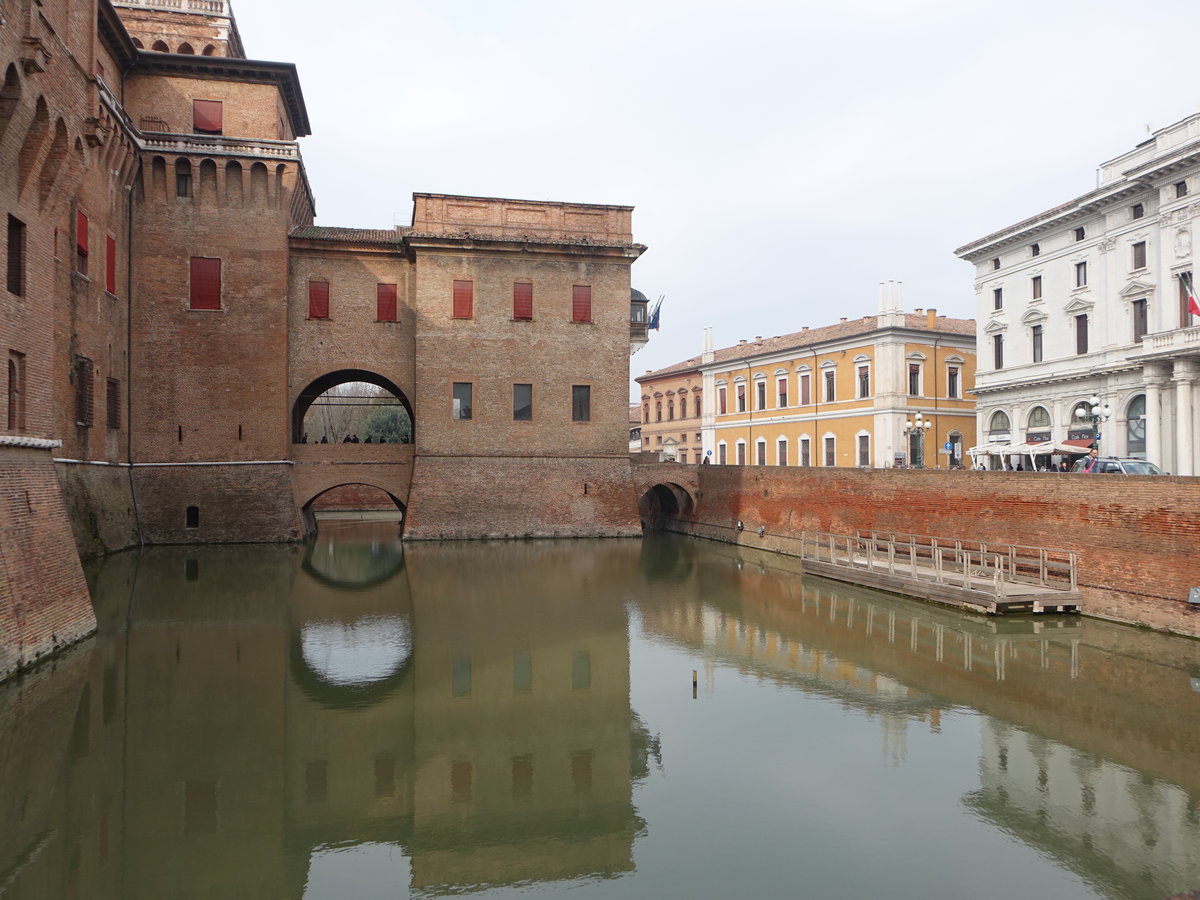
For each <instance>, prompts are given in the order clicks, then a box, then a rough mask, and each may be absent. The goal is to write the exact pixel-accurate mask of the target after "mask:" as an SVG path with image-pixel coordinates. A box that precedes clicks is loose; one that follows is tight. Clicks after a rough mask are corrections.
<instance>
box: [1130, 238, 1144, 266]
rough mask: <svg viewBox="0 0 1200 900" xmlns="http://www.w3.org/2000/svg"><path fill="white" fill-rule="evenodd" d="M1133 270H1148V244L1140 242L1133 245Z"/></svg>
mask: <svg viewBox="0 0 1200 900" xmlns="http://www.w3.org/2000/svg"><path fill="white" fill-rule="evenodd" d="M1133 268H1135V269H1144V268H1146V242H1145V241H1138V242H1137V243H1136V244H1134V245H1133Z"/></svg>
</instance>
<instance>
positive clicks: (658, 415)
mask: <svg viewBox="0 0 1200 900" xmlns="http://www.w3.org/2000/svg"><path fill="white" fill-rule="evenodd" d="M654 421H655V422H661V421H662V401H661V400H655V401H654Z"/></svg>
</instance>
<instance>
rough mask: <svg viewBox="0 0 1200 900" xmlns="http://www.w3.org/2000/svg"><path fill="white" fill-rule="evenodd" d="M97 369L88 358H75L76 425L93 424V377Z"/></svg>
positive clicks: (88, 425)
mask: <svg viewBox="0 0 1200 900" xmlns="http://www.w3.org/2000/svg"><path fill="white" fill-rule="evenodd" d="M94 373H95V368H94V366H93V365H92V361H91V360H90V359H88V358H87V357H86V356H78V357H76V358H75V424H76V425H82V426H84V427H85V428H87V427H90V426H91V424H92V421H93V419H92V377H93V375H94Z"/></svg>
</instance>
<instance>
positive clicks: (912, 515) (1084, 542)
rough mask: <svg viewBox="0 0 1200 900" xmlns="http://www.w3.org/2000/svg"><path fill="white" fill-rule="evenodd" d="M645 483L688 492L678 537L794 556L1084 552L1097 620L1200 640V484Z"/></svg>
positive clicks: (665, 473) (831, 478)
mask: <svg viewBox="0 0 1200 900" xmlns="http://www.w3.org/2000/svg"><path fill="white" fill-rule="evenodd" d="M684 470H687V471H684ZM681 479H683V480H682V481H681ZM634 480H635V482H636V483H637V485H638V491H639V494H641V493H642V492H644V491H646V490H647V489H649V488H650V487H653V485H655V484H657V483H660V482H664V483H665V482H667V481H672V482H676V483H684V482H685V481H686V482H687V484H685V486H688V487H689V490H694V493H692V495H691V496H692V497H693V500H694V501H695V504H694V508H693V511H692V515H691V516H690V517H689V518H688V519H686V520H685V521H681V522H678V523H677V526H678V530H681V531H685V532H688V533H692V534H697V535H702V536H704V537H710V538H715V539H717V540H723V541H729V542H733V543H739V544H745V545H747V546H753V547H761V548H763V549H768V550H775V551H779V552H783V553H787V552H792V551H794V549H795V538H796V537H797V536H799V534H800V533H801V532H802V531H825V532H833V533H836V534H854V533H855V532H857V531H860V530H876V531H896V532H903V533H909V534H920V535H932V536H935V537H948V538H965V539H969V540H983V541H989V542H995V543H998V544H1009V543H1011V544H1021V545H1025V546H1033V547H1049V548H1055V549H1061V550H1070V551H1074V552H1075V553H1076V554H1077V556H1078V561H1079V565H1078V571H1079V588H1080V592H1081V594H1082V598H1083V611H1084V612H1085V613H1086V614H1088V615H1092V616H1097V617H1099V618H1104V619H1111V620H1114V621H1118V622H1125V623H1130V624H1136V625H1145V626H1148V627H1152V628H1158V629H1164V630H1169V631H1172V632H1175V633H1178V634H1185V635H1190V636H1193V637H1200V611H1194V610H1192V609H1190V608H1189V607H1188V603H1187V597H1188V592H1189V590H1190V588H1192V587H1194V586H1200V555H1198V554H1197V548H1198V547H1200V478H1197V477H1190V478H1182V477H1161V478H1155V477H1150V476H1123V475H1094V476H1087V475H1056V474H1049V473H1045V474H1038V473H1021V472H1012V473H1005V472H974V471H969V470H968V471H936V470H927V471H921V470H899V469H887V470H882V469H821V468H805V469H801V468H772V467H758V466H687V467H681V466H677V465H676V466H644V467H643V466H635V470H634ZM739 520H740V521H742V522H743V523H744V526H745V530H744V531H742V532H741V533H739V532H737V531H736V530H735V528H734V525H735V523H736V522H737V521H739ZM760 526H761V527H763V528H764V534H763V535H762V536H761V537H760V536H759V535H758V534H757V533H756V532H757V529H758V528H759V527H760Z"/></svg>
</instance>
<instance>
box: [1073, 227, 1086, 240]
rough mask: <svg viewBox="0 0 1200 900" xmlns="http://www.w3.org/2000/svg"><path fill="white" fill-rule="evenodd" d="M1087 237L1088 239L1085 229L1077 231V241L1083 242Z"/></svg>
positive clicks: (1077, 229)
mask: <svg viewBox="0 0 1200 900" xmlns="http://www.w3.org/2000/svg"><path fill="white" fill-rule="evenodd" d="M1085 237H1087V232H1086V231H1085V230H1084V229H1082V228H1076V229H1075V240H1076V241H1082V240H1083V239H1084V238H1085Z"/></svg>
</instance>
